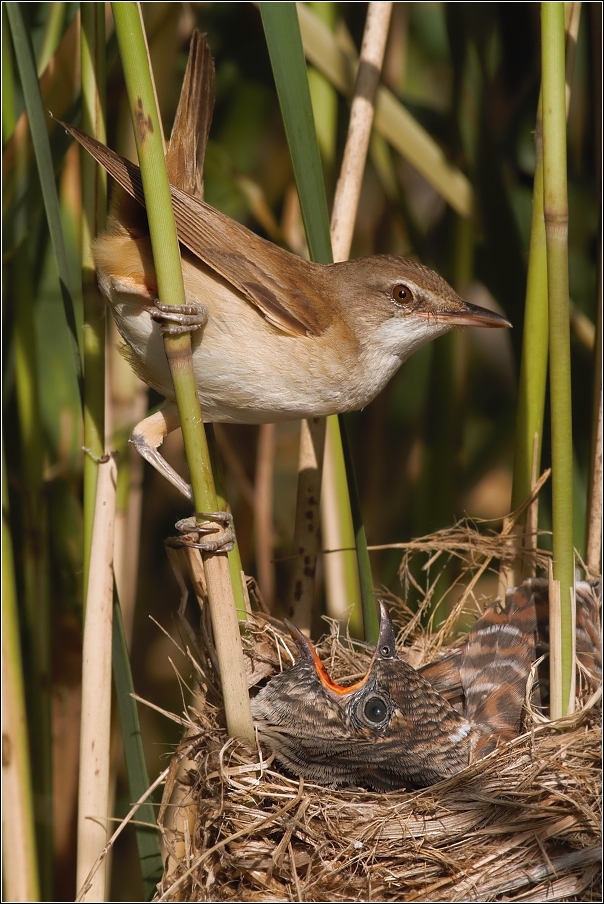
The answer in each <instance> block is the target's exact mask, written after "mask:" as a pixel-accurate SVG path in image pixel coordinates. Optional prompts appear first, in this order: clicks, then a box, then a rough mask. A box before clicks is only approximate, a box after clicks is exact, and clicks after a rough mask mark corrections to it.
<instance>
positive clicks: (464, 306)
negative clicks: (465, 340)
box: [417, 301, 512, 328]
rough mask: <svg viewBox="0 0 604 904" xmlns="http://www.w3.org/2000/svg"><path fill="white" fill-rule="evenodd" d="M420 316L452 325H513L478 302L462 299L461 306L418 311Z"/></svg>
mask: <svg viewBox="0 0 604 904" xmlns="http://www.w3.org/2000/svg"><path fill="white" fill-rule="evenodd" d="M417 314H419V316H420V317H425V318H426V319H427V320H435V321H436V322H437V323H446V324H448V325H450V326H483V327H490V328H494V327H502V326H507V327H511V326H512V324H511V323H510V321H509V320H506V318H505V317H502V316H501V314H496V313H495V311H489V310H488V309H487V308H481V307H479V306H478V305H476V304H470V303H469V302H467V301H462V302H461V303H460V305H459V307H456V308H455V309H454V310H451V311H442V310H441V311H417Z"/></svg>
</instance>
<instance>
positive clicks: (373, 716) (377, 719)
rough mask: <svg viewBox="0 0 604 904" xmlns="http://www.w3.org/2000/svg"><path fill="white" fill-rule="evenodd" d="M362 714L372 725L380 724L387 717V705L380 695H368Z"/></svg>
mask: <svg viewBox="0 0 604 904" xmlns="http://www.w3.org/2000/svg"><path fill="white" fill-rule="evenodd" d="M363 715H364V716H365V718H366V719H367V721H368V722H371V723H372V724H373V725H380V724H381V723H382V722H385V721H386V719H387V718H388V705H387V704H386V701H385V700H383V699H382V698H381V697H370V698H369V700H367V701H365V704H364V706H363Z"/></svg>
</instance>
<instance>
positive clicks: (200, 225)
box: [62, 123, 332, 336]
mask: <svg viewBox="0 0 604 904" xmlns="http://www.w3.org/2000/svg"><path fill="white" fill-rule="evenodd" d="M62 125H63V126H64V127H65V129H67V131H68V132H69V133H70V134H71V135H73V137H74V138H75V139H76V140H77V141H78V142H79V143H80V144H81V145H82V147H84V148H85V149H86V150H87V151H88V152H89V153H90V154H91V155H92V156H93V157H94V159H95V160H96V161H97V163H100V165H101V166H102V167H104V169H106V170H107V172H108V173H109V175H110V176H112V177H113V178H114V179H115V180H116V182H118V184H119V185H121V186H122V188H123V189H124V190H125V191H127V192H128V194H129V195H131V196H132V197H133V198H135V199H136V201H138V202H139V204H142V205H143V206H144V204H145V196H144V192H143V185H142V179H141V174H140V169H139V167H138V166H137V165H136V164H134V163H130V161H128V160H126V159H125V158H124V157H120V156H119V154H116V153H115V152H114V151H112V150H110V149H109V148H108V147H106V146H105V145H104V144H101V143H100V142H98V141H96V140H95V139H94V138H91V137H90V136H89V135H86V133H85V132H82V131H81V130H80V129H78V128H76V127H75V126H70V125H67V124H66V123H62ZM170 193H171V195H172V207H173V209H174V219H175V221H176V229H177V232H178V238H179V240H180V241H181V242H182V244H183V245H184V246H185V247H186V248H188V249H189V251H191V252H192V253H193V254H194V255H196V257H198V258H199V259H200V260H201V261H203V262H204V263H205V264H207V265H208V266H209V267H210V268H211V269H212V270H214V271H215V272H216V273H218V274H219V275H220V276H222V277H223V278H224V279H225V280H227V282H229V283H230V284H231V285H232V286H233V287H234V288H235V289H236V290H237V291H239V292H240V293H241V294H242V295H243V296H244V297H245V298H247V300H248V301H250V302H251V303H252V304H253V305H255V307H256V308H258V310H259V311H261V313H262V314H263V315H264V317H266V319H267V320H268V321H269V322H270V323H271V324H273V326H275V327H276V328H277V329H279V330H281V331H282V332H283V333H286V334H289V335H292V336H304V335H306V336H318V335H320V334H321V333H322V332H324V331H325V330H326V329H327V327H328V326H329V324H330V323H331V319H332V315H331V309H330V304H329V299H323V298H322V297H321V295H320V294H319V289H320V285H321V280H320V277H319V276H318V273H319V265H317V264H312V263H309V262H308V261H304V260H302V258H299V257H296V256H295V255H293V254H290V253H289V252H288V251H284V250H283V249H282V248H279V247H278V246H277V245H274V244H273V243H272V242H267V241H265V240H264V239H262V238H260V237H259V236H257V235H255V234H254V233H253V232H250V230H249V229H246V228H245V226H242V225H241V224H240V223H237V222H235V220H232V219H231V218H230V217H227V216H226V215H225V214H223V213H220V211H218V210H215V208H213V207H211V206H210V205H209V204H206V203H205V202H204V201H201V200H199V199H198V198H195V197H192V196H191V195H189V194H187V193H186V192H184V191H181V190H180V189H179V188H176V187H175V186H174V185H171V186H170Z"/></svg>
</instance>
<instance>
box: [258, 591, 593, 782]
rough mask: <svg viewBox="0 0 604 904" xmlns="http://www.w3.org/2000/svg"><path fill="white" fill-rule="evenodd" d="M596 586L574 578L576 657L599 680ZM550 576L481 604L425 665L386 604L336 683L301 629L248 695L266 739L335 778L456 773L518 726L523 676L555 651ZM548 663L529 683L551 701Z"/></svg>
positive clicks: (303, 771)
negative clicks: (376, 630) (373, 633)
mask: <svg viewBox="0 0 604 904" xmlns="http://www.w3.org/2000/svg"><path fill="white" fill-rule="evenodd" d="M600 603H601V583H600V582H593V583H589V584H588V583H579V584H577V660H578V665H579V668H580V671H581V673H582V676H583V680H586V681H587V683H588V686H589V687H590V689H592V690H593V689H595V688H596V687H597V686H598V684H599V682H600V680H601V669H602V646H601V638H600V630H599V622H600ZM547 608H548V596H547V582H546V581H541V580H535V579H533V580H528V581H525V582H524V584H522V585H521V586H520V587H516V588H514V589H512V590H508V592H507V593H506V595H505V598H503V599H497V600H495V602H493V603H492V604H491V605H490V606H489V607H488V608H487V609H486V611H485V613H484V615H483V616H482V618H480V619H479V620H478V621H477V622H476V624H475V625H474V627H473V628H472V630H471V631H470V633H469V635H468V637H467V640H466V643H465V645H464V646H463V647H461V648H459V649H456V650H454V651H452V652H450V653H447V654H445V655H444V656H443V657H441V658H440V659H438V660H436V661H435V662H433V663H430V664H429V665H427V666H424V667H423V668H422V669H420V670H419V671H416V670H415V669H413V668H411V666H409V665H408V664H407V663H406V662H403V660H401V659H399V658H398V655H397V652H396V645H395V634H394V629H393V626H392V622H391V621H390V617H389V615H388V612H387V610H386V607H385V605H384V604H383V603H380V634H379V638H378V643H377V646H376V649H375V653H374V656H373V659H372V661H371V665H370V667H369V670H368V672H367V674H366V676H365V677H364V678H363V679H362V680H361V681H359V682H357V683H356V684H354V685H352V686H351V687H341V686H340V685H338V684H335V683H334V682H333V681H332V679H331V678H330V677H329V675H328V674H327V672H326V671H325V668H324V666H323V665H322V663H321V662H320V660H319V658H318V656H317V654H316V652H315V651H314V649H313V648H312V646H311V645H310V644H309V642H308V641H307V640H306V638H305V637H304V636H303V635H302V634H301V633H300V632H299V631H298V630H297V629H296V628H295V627H294V626H293V625H288V627H289V629H290V631H291V634H292V636H293V638H294V641H295V643H296V646H297V647H298V650H299V653H300V656H299V659H298V660H297V662H296V663H295V665H294V666H292V668H290V669H288V670H287V671H285V672H282V673H281V674H280V675H277V676H276V677H275V678H273V679H272V680H271V681H270V682H269V683H268V684H267V685H266V686H265V687H264V688H263V689H262V690H261V691H260V692H259V693H258V695H257V696H256V697H255V698H254V700H252V713H253V716H254V719H255V722H256V725H257V727H258V731H259V735H260V738H261V739H263V740H265V741H266V742H267V743H268V744H269V745H270V746H271V747H272V748H273V749H274V751H275V755H276V757H277V759H278V760H279V761H280V762H281V763H282V764H283V765H284V766H285V767H286V768H287V769H288V771H290V772H292V773H294V774H295V775H302V776H304V777H305V778H308V779H310V780H311V781H316V782H319V783H320V784H326V785H331V786H336V787H337V786H341V785H360V786H364V787H368V788H373V789H376V790H389V789H392V788H399V787H410V788H417V787H424V786H426V785H431V784H434V783H435V782H438V781H440V780H442V779H446V778H449V777H451V776H452V775H456V774H457V773H458V772H461V770H462V769H464V767H465V766H467V765H469V763H470V762H471V761H473V760H476V759H480V758H481V757H483V756H485V755H486V754H487V753H490V752H491V751H492V750H494V749H495V747H497V745H499V744H502V743H505V742H506V741H509V740H511V739H512V738H514V737H516V736H517V735H518V734H520V733H521V732H522V729H523V718H524V706H525V699H526V693H527V681H528V678H529V673H530V671H531V668H532V666H533V664H534V663H535V662H536V661H537V659H538V658H539V657H541V656H542V655H543V654H544V653H546V652H547V650H548V635H547V629H546V624H547V622H546V616H547ZM547 697H548V686H547V666H546V668H545V669H540V670H539V671H538V675H537V681H536V684H535V685H534V687H533V688H532V699H531V703H532V705H533V706H536V707H539V706H545V705H546V703H547Z"/></svg>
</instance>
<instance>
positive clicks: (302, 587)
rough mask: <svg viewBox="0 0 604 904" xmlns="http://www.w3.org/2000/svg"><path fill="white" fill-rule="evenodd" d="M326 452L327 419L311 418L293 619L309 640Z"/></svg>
mask: <svg viewBox="0 0 604 904" xmlns="http://www.w3.org/2000/svg"><path fill="white" fill-rule="evenodd" d="M324 452H325V418H324V417H312V418H307V419H306V420H304V421H302V424H301V431H300V452H299V456H298V490H297V498H296V526H295V531H294V558H293V564H292V572H291V588H292V589H291V597H290V599H291V608H290V610H289V616H290V618H293V619H294V621H295V622H296V624H297V625H298V627H299V628H300V630H301V631H304V633H305V634H306V635H307V636H309V637H310V627H311V623H312V609H313V601H314V589H315V570H316V567H317V553H318V550H319V525H320V519H319V502H320V499H321V477H322V472H323V455H324Z"/></svg>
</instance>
